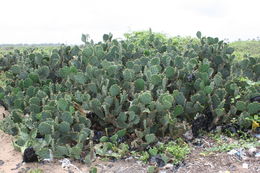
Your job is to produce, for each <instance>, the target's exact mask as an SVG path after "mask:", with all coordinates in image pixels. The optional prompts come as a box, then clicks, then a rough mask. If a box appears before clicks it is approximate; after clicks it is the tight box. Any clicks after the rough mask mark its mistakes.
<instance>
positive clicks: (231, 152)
mask: <svg viewBox="0 0 260 173" xmlns="http://www.w3.org/2000/svg"><path fill="white" fill-rule="evenodd" d="M236 153H237V150H235V149H233V150H230V151H229V152H228V154H229V155H234V154H236Z"/></svg>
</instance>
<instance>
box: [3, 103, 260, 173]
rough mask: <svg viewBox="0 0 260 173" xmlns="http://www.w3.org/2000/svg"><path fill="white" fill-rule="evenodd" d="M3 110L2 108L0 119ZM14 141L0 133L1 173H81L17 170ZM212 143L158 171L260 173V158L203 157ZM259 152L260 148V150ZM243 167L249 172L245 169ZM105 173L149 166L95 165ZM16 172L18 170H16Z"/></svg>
mask: <svg viewBox="0 0 260 173" xmlns="http://www.w3.org/2000/svg"><path fill="white" fill-rule="evenodd" d="M3 111H4V110H3V109H2V108H0V119H1V118H2V113H3ZM12 140H13V137H12V136H10V135H7V134H5V133H3V132H2V131H0V173H18V172H19V173H29V170H32V169H35V168H39V169H41V170H43V172H44V173H73V172H74V173H78V172H80V171H78V170H76V169H74V168H70V169H69V170H68V169H63V168H62V167H61V163H60V162H59V161H54V162H52V163H29V164H28V163H26V164H23V165H21V166H20V167H19V168H17V165H19V163H21V161H22V154H21V153H20V152H18V151H15V150H14V148H13V146H12ZM210 143H211V141H210V139H207V138H205V139H204V142H203V145H202V146H193V148H192V152H191V154H190V155H189V156H188V157H187V159H186V160H185V162H184V164H181V165H180V166H179V167H176V166H175V167H172V168H171V170H169V169H165V168H162V169H160V170H158V172H161V173H168V172H169V173H170V172H176V173H188V172H189V173H209V172H211V173H224V172H225V173H228V172H227V171H229V172H230V173H257V172H259V173H260V158H259V157H258V158H257V157H248V158H247V159H245V160H239V159H238V158H237V157H236V156H234V155H228V154H227V153H217V154H211V155H201V153H202V152H203V151H205V149H206V148H208V147H210V145H211V144H210ZM258 150H260V148H258ZM72 164H74V165H76V166H77V167H78V168H79V169H80V170H81V171H82V172H84V173H86V172H89V169H90V167H88V166H87V165H85V164H81V163H78V162H72ZM243 165H244V167H245V165H247V166H248V168H243ZM92 166H93V167H96V168H98V172H102V173H145V172H147V171H146V170H147V165H141V164H140V163H139V164H138V163H137V162H136V161H134V160H131V161H116V162H104V161H96V162H94V163H93V164H92ZM16 168H17V169H16Z"/></svg>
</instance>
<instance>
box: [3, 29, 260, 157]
mask: <svg viewBox="0 0 260 173" xmlns="http://www.w3.org/2000/svg"><path fill="white" fill-rule="evenodd" d="M197 37H198V39H197V41H190V42H187V43H185V45H183V46H181V47H180V46H176V44H174V43H173V41H172V40H171V39H168V40H165V39H163V38H160V37H159V38H157V37H154V34H153V33H152V32H151V31H150V32H149V35H148V39H143V40H141V41H140V42H136V41H133V37H131V39H130V38H128V39H125V40H120V41H119V40H116V39H113V36H112V34H105V35H104V36H103V41H102V42H98V43H93V41H88V37H87V36H86V35H83V36H82V41H83V42H84V45H83V46H65V45H63V46H61V47H59V48H57V49H53V50H52V52H51V53H50V54H48V53H45V52H36V51H24V52H19V51H16V52H15V53H13V54H7V55H5V56H4V57H3V58H2V59H0V64H1V70H2V71H5V73H6V76H7V77H8V78H9V79H10V80H8V81H7V86H6V87H5V88H2V89H0V92H1V93H0V95H3V96H4V97H0V100H1V101H3V102H4V103H5V104H6V105H7V106H8V109H9V111H10V112H11V120H12V121H13V122H14V124H15V125H14V127H13V128H12V129H11V130H12V131H13V133H14V134H17V135H18V136H19V135H20V136H22V135H24V134H27V135H29V134H30V133H32V132H33V131H34V129H36V132H35V131H34V133H36V134H37V135H34V136H33V137H31V138H30V140H29V137H28V140H29V141H30V144H31V145H33V146H34V148H36V151H37V153H38V154H39V156H42V157H47V156H48V155H49V149H51V150H52V152H53V153H54V156H55V157H57V158H59V157H63V156H69V157H72V158H75V159H81V157H83V156H84V157H86V158H88V159H86V160H89V157H90V156H89V155H84V153H86V152H83V151H84V150H86V146H87V147H88V148H87V150H89V151H92V149H93V147H91V143H92V138H93V131H95V130H97V129H99V130H100V129H101V130H102V131H104V132H105V130H106V129H109V131H108V132H107V133H108V134H109V135H114V134H116V133H117V131H118V130H122V129H124V130H125V131H126V133H127V134H135V136H136V139H135V140H134V141H132V142H131V144H133V145H134V146H135V147H136V146H138V145H149V144H151V143H154V142H156V141H157V140H158V138H159V137H160V136H167V135H170V136H171V135H172V136H174V133H173V131H174V129H175V128H177V126H176V123H177V122H178V121H187V122H191V121H192V120H193V119H194V117H195V116H196V114H203V113H205V111H207V110H209V111H210V112H211V113H212V115H213V116H214V118H215V119H217V120H218V122H215V123H223V122H224V121H228V119H231V118H232V117H235V116H238V115H239V116H241V117H247V116H252V115H255V114H259V111H260V103H258V102H252V103H250V102H249V99H250V98H251V97H253V96H257V95H259V93H260V87H259V82H257V81H259V76H260V74H259V68H258V67H259V63H260V62H259V61H258V60H257V59H254V58H249V59H245V60H243V61H241V62H236V63H235V65H233V60H234V55H233V54H232V53H233V51H234V50H233V48H231V47H229V45H228V44H227V43H225V42H224V41H220V40H219V39H218V38H212V37H205V36H202V35H201V33H200V32H198V33H197ZM241 76H243V77H244V78H241ZM89 113H92V115H94V116H90V114H89ZM21 124H22V125H21ZM24 129H26V130H24ZM37 136H38V137H37ZM39 136H40V137H39ZM18 141H19V140H18ZM24 145H25V142H24V141H23V142H20V143H18V142H17V143H16V146H24Z"/></svg>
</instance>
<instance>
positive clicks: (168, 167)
mask: <svg viewBox="0 0 260 173" xmlns="http://www.w3.org/2000/svg"><path fill="white" fill-rule="evenodd" d="M163 169H170V170H172V169H173V164H170V163H168V164H166V165H165V166H164V167H163Z"/></svg>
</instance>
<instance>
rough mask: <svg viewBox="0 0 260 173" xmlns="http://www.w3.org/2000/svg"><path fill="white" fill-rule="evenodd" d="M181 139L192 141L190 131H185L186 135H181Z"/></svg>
mask: <svg viewBox="0 0 260 173" xmlns="http://www.w3.org/2000/svg"><path fill="white" fill-rule="evenodd" d="M183 137H184V138H185V139H187V140H188V141H190V140H192V139H193V134H192V131H191V130H189V131H187V132H186V133H184V134H183Z"/></svg>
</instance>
